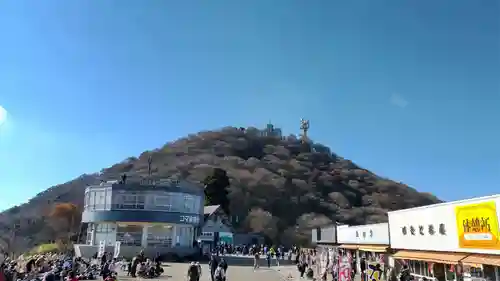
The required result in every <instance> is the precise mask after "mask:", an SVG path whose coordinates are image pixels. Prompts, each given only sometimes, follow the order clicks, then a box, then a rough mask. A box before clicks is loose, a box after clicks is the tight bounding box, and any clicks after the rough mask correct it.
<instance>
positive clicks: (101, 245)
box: [97, 240, 106, 258]
mask: <svg viewBox="0 0 500 281" xmlns="http://www.w3.org/2000/svg"><path fill="white" fill-rule="evenodd" d="M105 251H106V241H102V240H101V241H99V250H98V251H97V257H98V258H101V257H102V256H104V252H105Z"/></svg>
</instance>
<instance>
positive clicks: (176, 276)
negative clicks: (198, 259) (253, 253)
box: [118, 263, 283, 281]
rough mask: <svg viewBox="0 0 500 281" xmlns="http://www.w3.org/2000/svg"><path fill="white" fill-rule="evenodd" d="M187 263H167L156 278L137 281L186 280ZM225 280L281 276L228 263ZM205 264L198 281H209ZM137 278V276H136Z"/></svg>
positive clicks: (266, 280)
mask: <svg viewBox="0 0 500 281" xmlns="http://www.w3.org/2000/svg"><path fill="white" fill-rule="evenodd" d="M188 267H189V263H167V266H164V267H163V269H164V270H165V273H164V274H163V275H162V276H161V277H160V278H158V279H147V280H142V279H141V280H139V281H186V280H187V269H188ZM227 271H228V272H227V281H257V280H258V281H282V280H283V277H282V275H281V274H279V272H278V271H276V270H274V269H273V268H270V269H268V268H260V269H258V270H256V271H254V270H253V267H252V266H239V265H231V264H229V268H228V270H227ZM209 272H210V271H209V269H208V265H207V264H202V276H201V279H200V281H210V274H209ZM138 279H139V278H138ZM118 281H137V280H134V278H131V277H127V276H124V275H123V274H120V275H119V276H118Z"/></svg>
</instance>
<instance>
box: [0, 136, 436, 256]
mask: <svg viewBox="0 0 500 281" xmlns="http://www.w3.org/2000/svg"><path fill="white" fill-rule="evenodd" d="M263 131H264V130H258V129H256V128H246V129H244V128H235V127H226V128H223V129H220V130H214V131H204V132H199V133H196V134H191V135H188V136H186V137H184V138H181V139H179V140H176V141H173V142H169V143H167V144H165V145H164V146H163V147H161V148H158V149H155V150H152V151H145V152H143V153H142V154H141V155H139V156H138V157H129V158H127V159H125V160H124V161H122V162H120V163H117V164H115V165H113V166H111V167H108V168H105V169H103V170H101V172H100V173H96V174H90V175H88V174H85V175H82V176H80V177H78V178H76V179H74V180H71V181H69V182H66V183H63V184H60V185H56V186H53V187H50V188H49V189H47V190H46V191H43V192H41V193H39V194H37V195H36V196H35V197H33V198H32V199H31V200H29V202H27V203H25V204H22V205H20V206H16V207H13V208H10V209H8V210H6V211H4V212H2V213H0V224H1V225H2V226H3V227H2V229H5V231H4V232H3V233H0V235H3V236H4V237H5V235H9V234H8V233H11V232H12V231H15V232H16V235H19V236H22V237H24V238H23V242H22V243H21V244H20V245H19V246H18V248H20V249H24V248H27V247H30V246H33V245H36V244H39V243H44V242H47V241H51V240H54V239H55V238H54V237H55V233H54V230H53V229H52V228H51V226H50V224H49V223H47V221H48V218H47V216H46V212H44V211H43V210H47V209H50V207H51V206H52V205H53V204H55V203H57V202H72V203H74V204H76V205H78V206H82V205H83V197H84V196H83V194H84V190H85V187H86V186H87V185H90V184H97V183H99V182H100V181H101V180H113V179H119V177H120V176H121V175H122V174H124V173H126V174H127V175H129V176H147V175H148V159H152V168H153V169H152V174H153V176H157V177H172V178H177V179H181V180H186V181H190V182H193V183H199V184H200V188H203V187H202V186H203V185H202V184H201V182H203V180H204V179H205V178H206V177H207V176H208V175H210V174H211V172H212V171H213V169H214V168H221V169H223V170H225V171H226V172H227V175H228V177H229V179H230V183H231V185H230V187H229V197H230V200H231V204H230V211H231V215H233V217H237V218H238V219H237V220H235V221H234V222H233V223H234V226H235V227H236V229H237V230H238V231H253V232H261V233H263V234H265V235H266V236H267V237H269V238H270V239H272V240H279V241H280V242H282V243H300V242H304V241H306V240H307V239H308V238H309V234H308V232H307V230H308V229H310V228H311V227H316V226H320V225H324V224H329V223H331V222H333V221H336V222H339V223H346V224H365V223H377V222H384V221H387V212H388V211H391V210H398V209H404V208H411V207H417V206H423V205H429V204H434V203H438V202H441V201H440V200H439V199H438V198H436V197H435V196H433V195H431V194H429V193H422V192H418V191H417V190H415V189H414V188H411V187H409V186H407V185H405V184H403V183H400V182H395V181H392V180H390V179H387V178H383V177H380V176H377V175H376V174H374V173H372V172H370V171H368V170H366V169H363V168H361V167H360V166H358V165H356V164H354V163H353V162H352V161H350V160H347V159H344V158H342V157H340V156H338V155H336V154H335V153H333V152H331V151H330V149H329V148H328V147H326V146H324V145H321V144H319V143H314V142H312V141H308V142H303V141H301V139H299V138H297V137H296V136H293V135H290V136H287V137H282V136H281V131H279V134H278V135H273V134H265V133H263ZM9 231H10V232H9Z"/></svg>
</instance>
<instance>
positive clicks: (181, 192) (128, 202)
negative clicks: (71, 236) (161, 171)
mask: <svg viewBox="0 0 500 281" xmlns="http://www.w3.org/2000/svg"><path fill="white" fill-rule="evenodd" d="M203 202H204V193H203V188H202V187H200V186H196V185H194V184H191V183H188V182H178V181H172V180H168V179H165V180H162V179H159V180H158V181H153V180H151V179H148V180H147V182H144V180H137V181H134V180H133V179H129V180H128V181H127V182H116V181H115V182H103V183H101V184H100V185H95V186H89V187H87V188H86V189H85V200H84V210H83V213H82V222H83V223H85V224H86V226H87V227H86V228H87V234H86V241H85V244H76V245H75V252H76V253H77V255H80V256H83V257H91V256H92V255H94V254H95V253H96V252H97V251H98V248H99V246H100V245H102V246H104V247H105V250H106V252H113V248H114V247H115V245H117V242H120V243H119V244H120V252H121V255H123V256H133V255H135V254H137V252H139V251H140V250H144V251H145V253H146V254H148V255H150V256H152V255H156V254H167V253H175V254H177V255H179V256H183V255H190V254H192V253H194V252H195V251H196V247H195V243H194V242H195V238H196V237H197V236H198V235H199V233H200V230H201V224H202V222H203Z"/></svg>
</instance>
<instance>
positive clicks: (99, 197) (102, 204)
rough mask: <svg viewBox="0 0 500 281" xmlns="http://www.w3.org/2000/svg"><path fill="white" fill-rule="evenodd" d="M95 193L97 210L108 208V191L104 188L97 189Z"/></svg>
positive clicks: (95, 207)
mask: <svg viewBox="0 0 500 281" xmlns="http://www.w3.org/2000/svg"><path fill="white" fill-rule="evenodd" d="M94 194H95V206H94V209H95V210H104V209H105V208H106V192H105V191H104V190H97V191H95V192H94Z"/></svg>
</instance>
